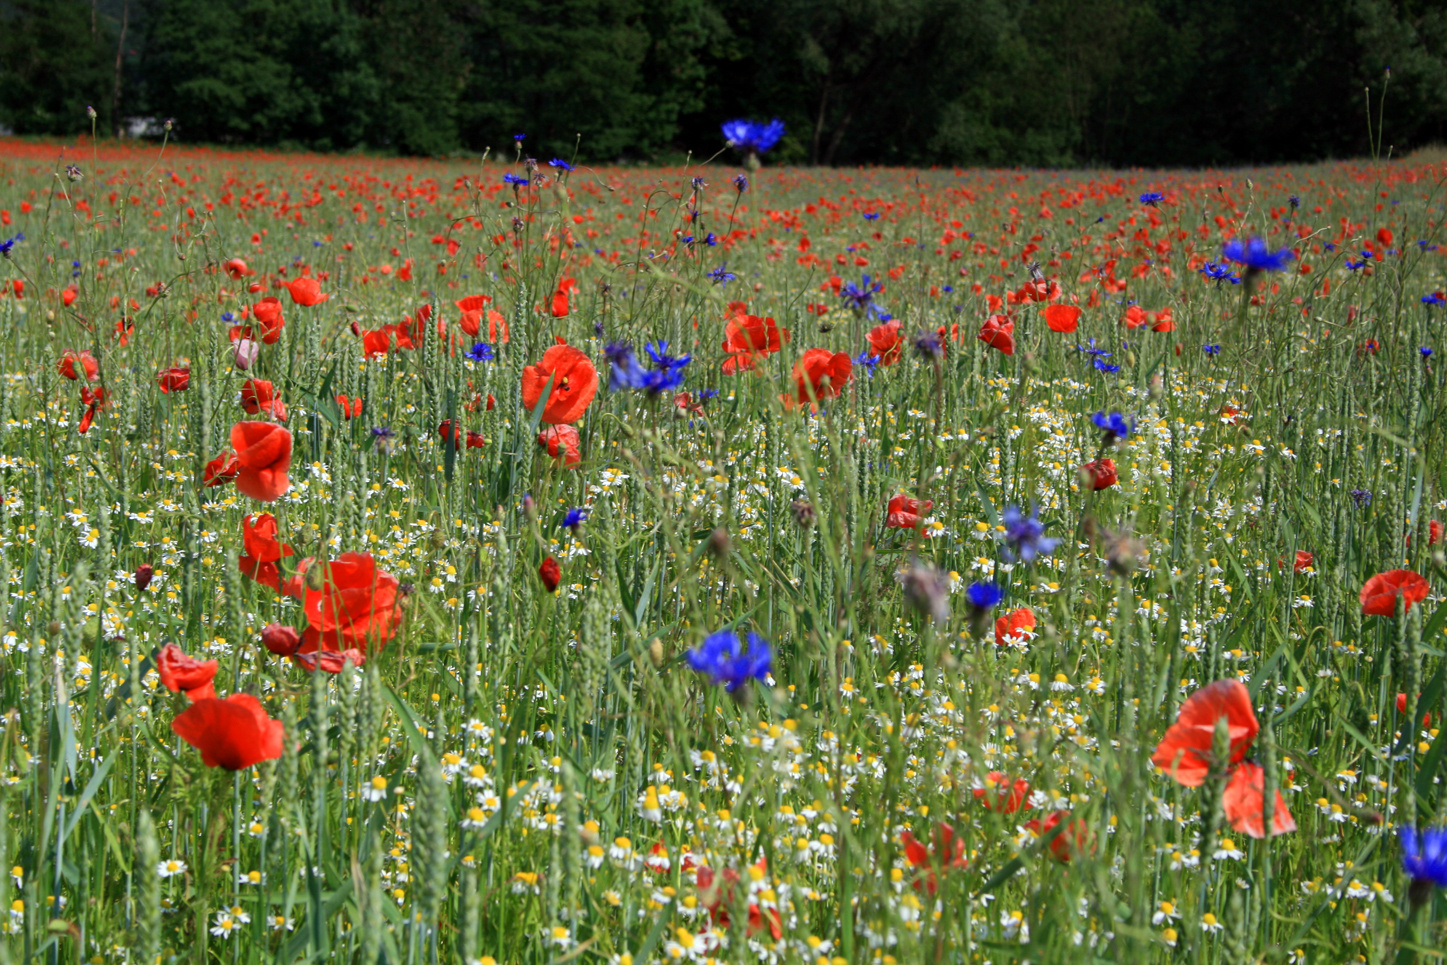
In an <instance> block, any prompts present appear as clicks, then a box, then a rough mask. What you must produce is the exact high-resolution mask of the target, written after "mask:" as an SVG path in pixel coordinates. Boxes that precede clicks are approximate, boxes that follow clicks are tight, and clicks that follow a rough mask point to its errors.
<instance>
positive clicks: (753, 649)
mask: <svg viewBox="0 0 1447 965" xmlns="http://www.w3.org/2000/svg"><path fill="white" fill-rule="evenodd" d="M773 656H774V655H773V651H772V650H770V649H769V642H768V641H767V640H765V639H764V638H763V637H761V636H759V635H758V634H757V633H750V634H749V646H748V649H744V648H743V646H742V644H741V643H740V642H739V635H738V634H737V633H735V632H734V631H732V630H720V631H719V632H718V633H714V634H710V635H709V636H707V637H705V638H704V641H703V643H701V644H699V645H698V646H697V647H695V648H694V649H692V650H690V651H688V653H686V654H684V659H685V660H687V661H688V665H689V666H690V667H692V668H693V669H694V670H696V671H698V672H699V673H701V674H704V675H706V676H707V677H708V678H709V679H710V680H711V681H712V682H713V683H714V684H723V688H724V690H727V691H728V692H729V693H733V692H734V691H735V690H738V689H739V688H740V687H742V686H743V685H744V684H746V683H748V682H749V681H750V680H764V679H765V678H767V677H768V676H769V668H770V664H771V662H772V660H773Z"/></svg>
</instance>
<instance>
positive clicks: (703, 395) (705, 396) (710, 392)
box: [698, 389, 718, 402]
mask: <svg viewBox="0 0 1447 965" xmlns="http://www.w3.org/2000/svg"><path fill="white" fill-rule="evenodd" d="M717 395H718V389H700V390H699V393H698V401H700V402H707V401H708V400H709V399H712V398H714V397H715V396H717Z"/></svg>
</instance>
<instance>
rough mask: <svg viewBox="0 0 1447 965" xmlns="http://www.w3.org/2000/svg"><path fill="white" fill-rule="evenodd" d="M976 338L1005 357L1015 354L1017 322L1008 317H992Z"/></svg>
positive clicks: (982, 326)
mask: <svg viewBox="0 0 1447 965" xmlns="http://www.w3.org/2000/svg"><path fill="white" fill-rule="evenodd" d="M975 338H977V339H979V340H980V341H981V342H984V343H985V344H986V345H988V346H990V348H993V349H997V350H999V351H1000V352H1003V353H1004V354H1005V355H1014V354H1015V321H1014V319H1012V318H1010V316H1008V315H991V316H990V317H989V318H987V319H985V322H984V324H983V325H981V326H980V332H979V334H978V335H976V336H975Z"/></svg>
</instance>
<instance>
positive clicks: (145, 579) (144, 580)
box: [136, 563, 156, 590]
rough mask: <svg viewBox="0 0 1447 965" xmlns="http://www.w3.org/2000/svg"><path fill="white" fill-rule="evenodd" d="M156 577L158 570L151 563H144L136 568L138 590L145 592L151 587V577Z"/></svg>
mask: <svg viewBox="0 0 1447 965" xmlns="http://www.w3.org/2000/svg"><path fill="white" fill-rule="evenodd" d="M155 575H156V570H155V568H154V567H152V566H151V564H150V563H142V564H141V565H140V566H138V567H136V589H137V590H144V589H145V588H146V587H148V586H150V585H151V577H153V576H155Z"/></svg>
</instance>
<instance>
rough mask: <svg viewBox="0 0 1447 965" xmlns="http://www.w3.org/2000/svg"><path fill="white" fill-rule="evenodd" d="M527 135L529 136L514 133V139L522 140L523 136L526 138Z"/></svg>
mask: <svg viewBox="0 0 1447 965" xmlns="http://www.w3.org/2000/svg"><path fill="white" fill-rule="evenodd" d="M525 137H527V135H526V134H514V135H513V136H512V139H513V140H514V141H521V140H522V139H523V138H525Z"/></svg>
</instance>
